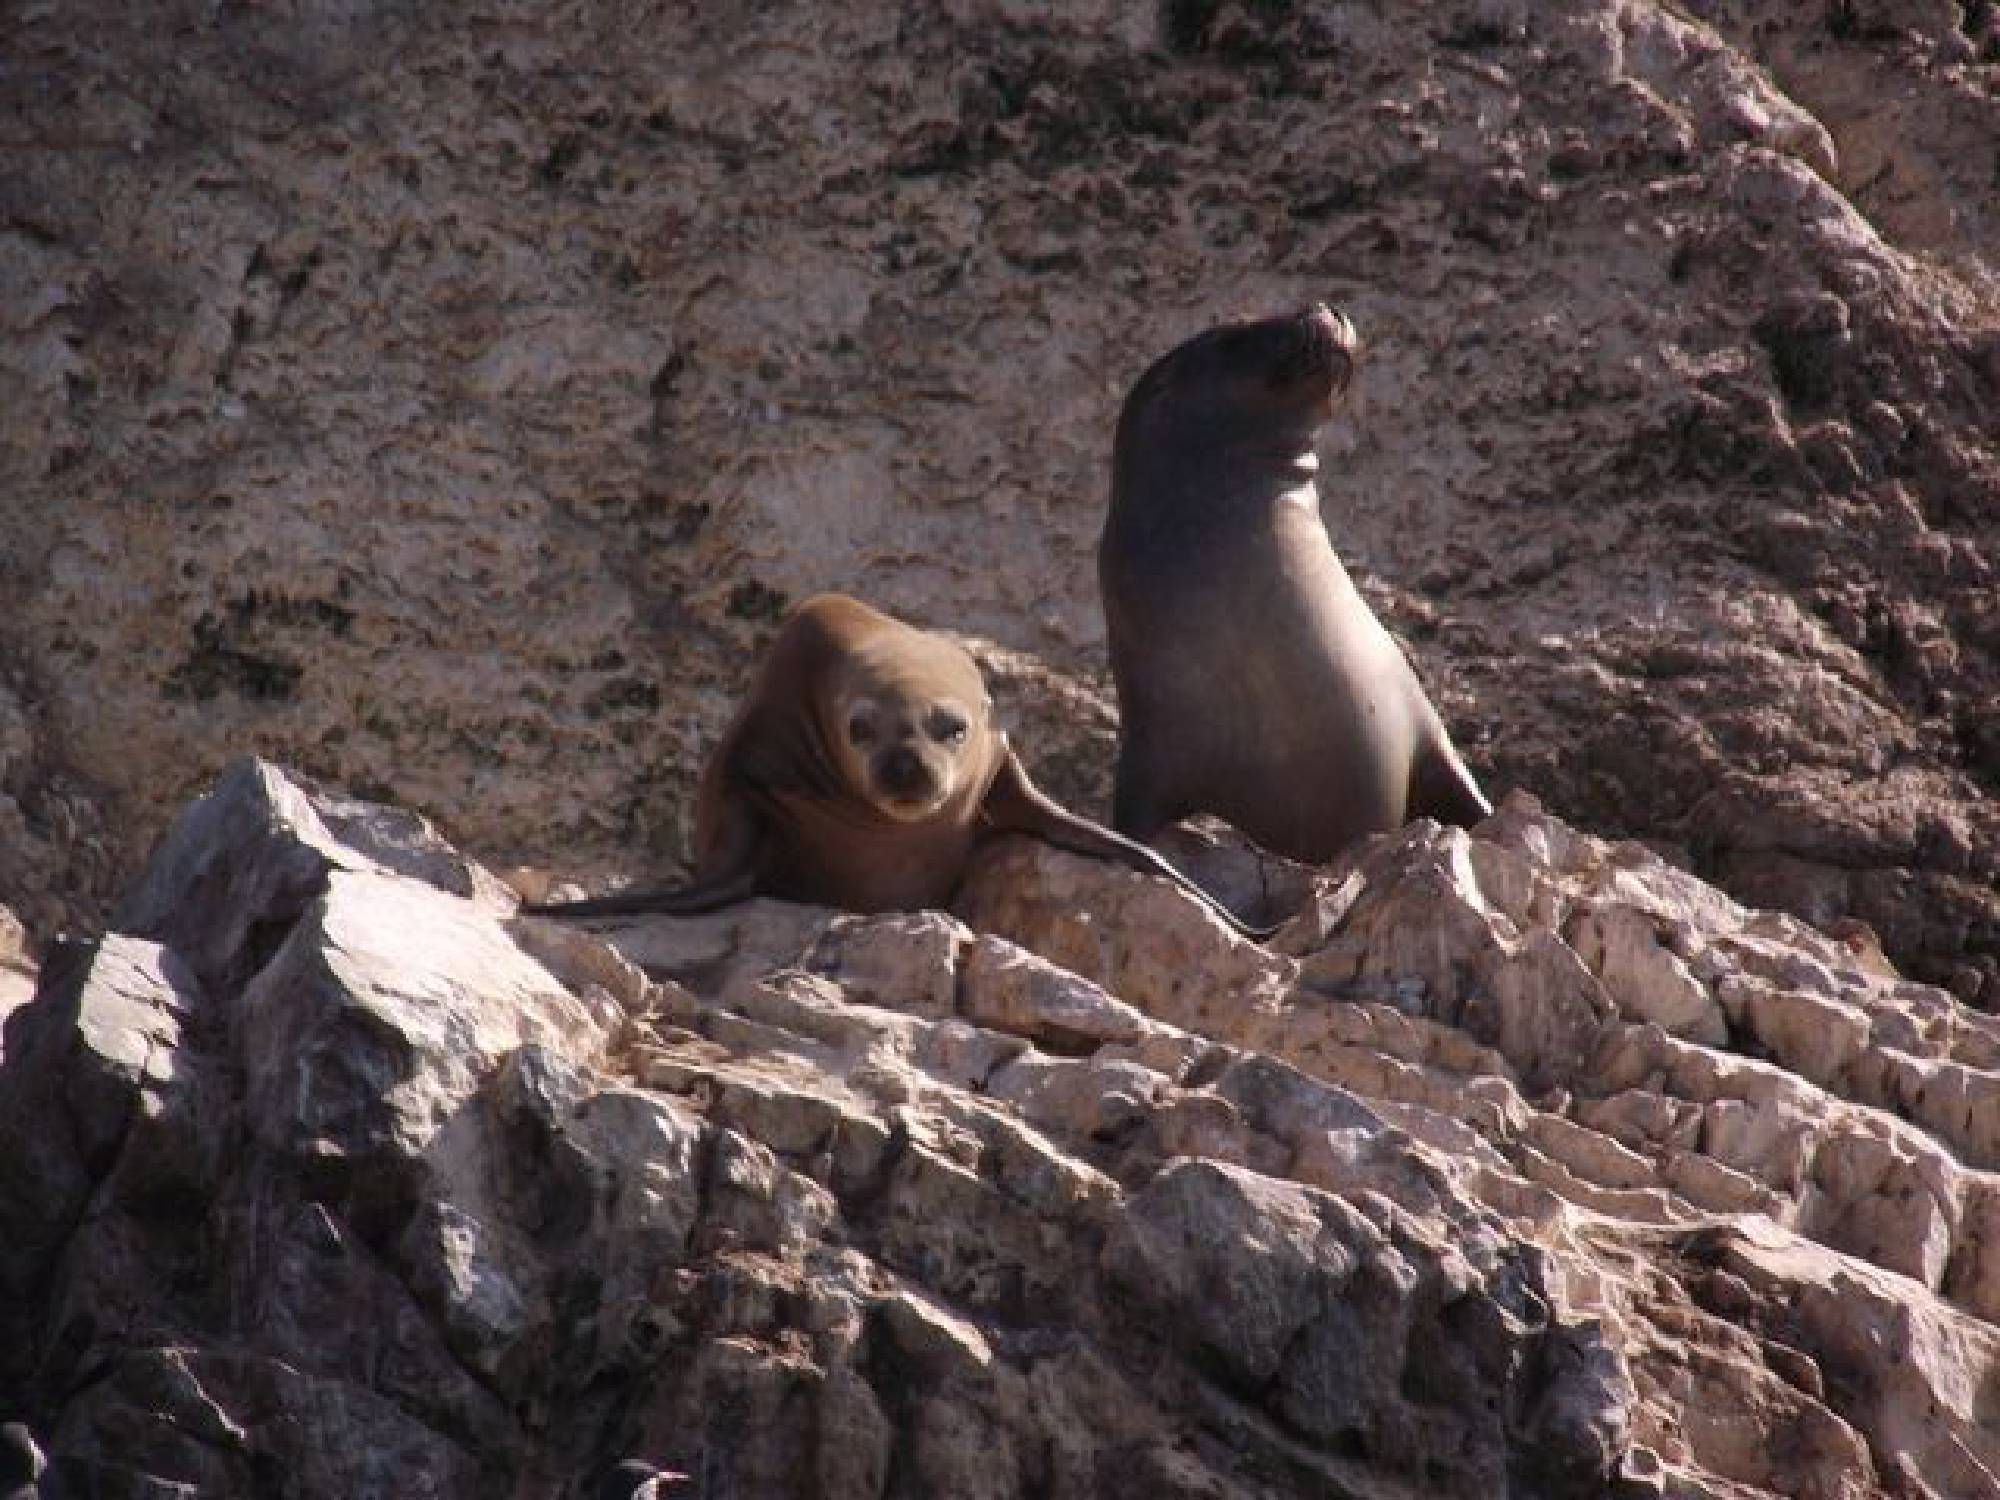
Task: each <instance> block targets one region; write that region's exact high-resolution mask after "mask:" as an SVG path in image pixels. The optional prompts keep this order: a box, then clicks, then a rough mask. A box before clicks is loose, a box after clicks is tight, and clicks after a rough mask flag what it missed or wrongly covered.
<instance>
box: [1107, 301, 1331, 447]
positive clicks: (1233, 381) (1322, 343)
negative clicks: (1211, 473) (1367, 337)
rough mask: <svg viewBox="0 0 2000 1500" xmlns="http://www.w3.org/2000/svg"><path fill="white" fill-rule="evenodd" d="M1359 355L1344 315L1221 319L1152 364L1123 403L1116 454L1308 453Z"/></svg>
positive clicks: (1321, 312) (1321, 308)
mask: <svg viewBox="0 0 2000 1500" xmlns="http://www.w3.org/2000/svg"><path fill="white" fill-rule="evenodd" d="M1360 353H1361V339H1360V336H1359V335H1358V334H1356V332H1355V331H1354V325H1353V324H1352V323H1351V322H1349V321H1348V319H1347V316H1346V314H1344V313H1341V312H1339V311H1337V310H1335V309H1334V308H1331V307H1328V306H1327V305H1326V304H1325V303H1315V304H1314V305H1313V306H1311V307H1307V308H1302V309H1301V310H1300V311H1298V312H1295V313H1288V314H1286V315H1284V316H1282V317H1276V318H1259V319H1257V320H1255V321H1251V322H1240V323H1224V324H1222V325H1220V326H1219V327H1216V328H1211V329H1209V330H1208V331H1207V332H1205V333H1201V334H1198V335H1196V336H1195V337H1194V338H1191V339H1189V340H1188V341H1187V342H1186V343H1184V344H1181V345H1180V346H1178V347H1177V348H1175V349H1173V350H1170V351H1169V352H1168V353H1166V354H1165V355H1162V356H1161V357H1160V358H1159V359H1158V360H1156V361H1154V363H1153V365H1152V366H1151V368H1149V369H1148V370H1147V371H1146V373H1145V374H1144V375H1142V376H1140V377H1139V381H1138V383H1137V384H1136V385H1134V386H1133V387H1132V392H1131V394H1130V395H1129V396H1127V397H1126V398H1125V406H1124V409H1123V410H1122V411H1121V412H1120V414H1119V419H1118V439H1117V447H1118V451H1119V452H1120V453H1121V454H1123V453H1125V452H1127V451H1128V450H1132V449H1135V448H1136V447H1139V446H1143V447H1144V448H1145V449H1147V450H1155V451H1156V450H1161V449H1164V450H1165V451H1168V452H1173V453H1180V452H1183V451H1185V447H1186V444H1187V443H1188V441H1189V440H1190V439H1192V440H1195V441H1197V442H1199V444H1200V445H1201V447H1202V448H1203V449H1204V450H1206V451H1211V452H1215V451H1222V450H1226V449H1242V448H1254V449H1259V450H1270V451H1274V452H1277V453H1280V454H1285V455H1290V456H1298V455H1310V452H1311V449H1312V442H1313V434H1314V433H1315V432H1317V431H1318V430H1319V428H1320V427H1321V426H1323V425H1324V424H1325V423H1326V422H1327V420H1328V419H1329V418H1331V417H1332V415H1333V413H1334V409H1335V408H1336V407H1337V406H1338V405H1339V404H1340V400H1341V397H1342V396H1344V395H1345V394H1346V392H1347V387H1348V383H1349V382H1350V381H1351V380H1352V379H1353V378H1354V368H1355V365H1356V363H1357V361H1358V360H1359V357H1360Z"/></svg>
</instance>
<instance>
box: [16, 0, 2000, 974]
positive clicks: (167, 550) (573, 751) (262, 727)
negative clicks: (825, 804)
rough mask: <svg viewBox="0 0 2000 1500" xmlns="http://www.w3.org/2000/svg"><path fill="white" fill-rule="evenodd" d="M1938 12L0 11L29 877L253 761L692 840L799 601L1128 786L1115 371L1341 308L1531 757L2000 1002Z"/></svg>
mask: <svg viewBox="0 0 2000 1500" xmlns="http://www.w3.org/2000/svg"><path fill="white" fill-rule="evenodd" d="M1996 26H2000V20H1996V15H1995V11H1994V8H1993V7H1992V6H1990V5H1987V4H1984V3H1980V4H1961V5H1952V4H1945V3H1941V0H1841V3H1837V4H1830V5H1796V4H1785V3H1779V0H1699V3H1679V4H1670V3H1667V0H1562V3H1549V4H1538V5H1529V4H1525V3H1520V0H1451V3H1431V0H1422V3H1419V0H1384V3H1380V4H1369V5H1362V4H1350V3H1327V4H1313V5H1307V4H1287V3H1262V0H1260V3H1256V4H1229V5H1223V4H1218V3H1214V0H1162V3H1159V4H1157V5H1148V6H1112V5H1106V4H1081V5H1076V4H1065V5H1033V4H1004V5H1003V4H997V3H985V0H967V3H954V4H949V5H933V6H922V7H916V8H912V7H908V6H901V5H891V4H887V3H880V0H855V3H851V4H844V5H841V6H839V7H809V6H770V5H765V6H758V7H751V8H743V7H735V8H729V9H726V10H717V9H716V8H714V7H675V6H646V7H633V6H627V5H610V4H604V3H597V0H583V3H564V4H557V5H550V4H547V3H544V0H535V3H533V4H529V3H526V0H496V3H490V4H482V5H481V6H479V7H478V8H477V10H476V12H472V13H468V12H465V11H464V10H463V9H462V8H458V7H424V6H407V5H389V4H369V3H355V4H348V5H341V6H334V7H323V6H322V7H277V8H275V9H273V8H270V7H261V6H231V5H224V6H218V5H212V4H205V3H204V4H194V3H171V4H155V5H149V6H145V7H134V6H131V5H128V4H126V3H124V0H65V3H64V4H61V5H40V6H28V7H26V8H24V9H22V10H21V12H20V14H19V16H18V17H16V18H14V19H13V20H10V21H9V22H7V23H6V57H7V66H6V68H5V70H4V71H0V114H4V116H5V118H6V119H7V120H9V121H10V122H12V123H11V125H10V126H9V137H8V139H9V144H8V147H7V164H8V165H7V171H6V173H5V174H4V182H0V523H4V525H5V529H6V534H7V537H8V543H9V544H8V546H7V547H6V548H5V549H4V550H0V597H4V598H5V599H6V601H7V608H6V610H5V611H0V851H4V852H0V900H4V901H6V902H8V903H9V904H11V905H13V906H14V907H15V908H16V909H17V910H18V911H19V912H20V913H21V915H22V916H23V918H24V919H25V920H26V921H27V922H28V923H29V925H30V926H31V928H33V929H34V930H35V931H36V932H37V933H39V934H41V935H43V936H44V937H46V936H47V935H48V934H50V933H52V932H53V931H54V930H55V929H56V927H57V926H58V925H59V922H60V920H61V919H62V918H63V917H65V916H70V917H75V916H77V915H78V914H82V915H84V916H86V917H88V918H91V919H93V920H95V919H97V918H99V917H101V916H102V914H103V913H104V912H105V911H106V910H107V909H108V906H109V902H110V900H111V898H112V896H113V894H114V893H115V892H116V891H118V890H119V889H121V888H122V887H123V886H124V885H125V884H126V883H127V882H128V880H129V878H130V873H131V872H132V871H133V870H134V869H135V868H136V866H137V863H138V858H139V855H140V853H141V851H142V850H143V849H144V848H145V847H146V845H147V844H148V842H149V841H150V838H151V836H152V835H153V834H154V833H156V832H157V831H158V830H159V829H160V828H161V827H162V826H163V825H164V822H165V819H166V816H167V814H168V812H169V810H170V809H171V808H173V807H174V806H177V805H178V804H179V803H181V802H183V801H185V800H186V799H187V797H189V796H190V795H191V794H192V792H193V791H194V789H195V788H196V787H198V786H200V785H203V784H205V783H206V782H207V780H208V779H209V778H211V777H212V776H213V775H214V774H215V773H216V772H217V771H219V770H220V768H221V767H222V766H223V765H225V764H226V763H227V762H228V761H229V760H230V759H232V758H233V757H235V756H236V755H238V754H240V753H242V751H243V749H244V748H245V747H246V746H253V745H254V746H257V747H260V748H262V749H263V750H265V751H266V752H267V753H271V754H276V755H279V756H281V757H283V758H284V759H285V760H287V761H288V762H289V763H294V764H298V765H301V766H303V767H306V768H308V769H310V770H313V771H315V772H317V773H319V774H321V775H323V776H324V777H326V778H328V779H329V780H332V781H337V782H338V783H340V784H342V785H345V786H348V787H351V788H356V789H359V790H361V791H363V792H372V793H375V794H380V795H384V796H392V797H393V799H394V800H396V801H398V802H400V803H402V804H404V805H410V806H415V807H419V808H421V809H423V810H425V811H426V812H428V813H429V814H431V815H432V816H433V817H435V818H437V819H438V820H439V821H440V822H441V823H442V824H443V825H444V826H446V827H448V828H450V829H451V830H452V831H453V833H454V835H455V836H456V837H457V838H458V839H459V840H460V841H461V842H462V843H463V844H464V846H465V847H467V848H471V849H475V850H478V851H481V852H482V853H485V854H488V855H491V856H494V857H504V858H508V859H521V858H532V859H534V860H535V861H537V862H540V863H549V862H551V861H555V862H558V863H560V864H562V865H564V866H565V867H566V868H567V869H569V870H571V871H577V870H583V869H600V868H604V867H607V866H610V865H613V864H622V865H623V866H624V867H626V868H627V869H629V870H631V871H633V872H634V873H649V874H655V875H657V874H660V873H663V872H664V871H665V869H666V868H667V867H669V866H671V865H672V863H673V862H674V860H675V859H676V858H677V857H678V856H679V854H680V853H681V852H682V848H681V846H682V840H683V837H684V834H685V829H684V827H683V820H684V819H685V818H686V816H687V809H688V805H689V794H690V791H691V788H692V784H693V778H694V774H695V770H696V767H697V765H698V762H699V757H700V754H701V751H702V749H703V748H704V746H705V745H706V744H708V743H710V742H712V740H713V738H714V736H715V734H716V733H717V731H718V730H719V728H720V726H721V724H722V722H723V719H724V717H725V716H726V714H727V712H728V709H729V706H730V703H731V701H732V700H733V697H734V695H735V693H736V691H737V689H738V687H739V686H740V681H741V669H742V664H743V663H744V662H745V661H747V660H749V659H750V656H751V654H752V653H753V652H754V650H755V649H756V647H757V645H758V644H759V642H760V639H761V638H762V637H763V636H764V634H765V633H766V632H767V631H768V629H769V627H770V623H771V621H772V619H773V618H774V617H775V614H776V613H777V611H778V610H779V608H780V607H781V605H782V604H783V603H784V602H785V601H787V600H789V599H794V598H797V597H799V596H801V595H803V594H805V593H807V592H809V591H811V590H815V589H819V588H824V587H838V588H842V589H847V590H850V591H853V592H857V593H861V594H863V595H866V596H868V597H870V598H872V599H874V600H876V601H877V602H879V603H881V604H882V605H884V606H885V607H888V608H890V609H891V610H893V611H895V612H896V613H898V614H900V615H904V616H906V617H908V618H911V619H913V620H915V621H918V622H920V623H923V624H926V625H949V626H953V627H956V628H962V629H967V630H971V631H974V632H977V633H979V634H981V635H984V636H987V637H990V638H992V639H993V640H994V641H996V642H998V643H999V647H998V648H997V649H996V653H995V662H996V665H997V666H998V667H999V668H1000V669H1001V675H1002V676H1003V677H1005V678H1006V679H1007V684H1008V685H1014V684H1018V685H1019V686H1020V690H1019V691H1016V692H1012V693H1011V694H1009V695H1008V696H1009V698H1010V701H1011V702H1012V704H1013V705H1014V707H1015V710H1016V712H1017V713H1018V714H1019V716H1020V718H1021V720H1022V723H1023V728H1024V731H1025V732H1024V733H1023V735H1022V737H1021V738H1022V741H1023V744H1024V747H1025V749H1026V751H1027V753H1028V756H1029V758H1030V760H1031V762H1032V769H1034V770H1035V771H1036V773H1037V775H1038V776H1039V778H1040V779H1041V780H1043V781H1044V782H1045V783H1047V784H1048V785H1049V786H1050V787H1051V789H1052V790H1053V791H1055V792H1057V793H1058V794H1060V795H1062V796H1064V797H1065V798H1066V799H1068V800H1070V801H1072V802H1075V803H1077V804H1078V805H1080V806H1082V807H1085V808H1091V807H1101V806H1102V802H1101V798H1102V795H1103V791H1104V777H1105V774H1106V773H1105V768H1106V767H1108V765H1109V763H1110V755H1109V751H1108V734H1109V719H1108V715H1107V713H1106V710H1105V707H1104V703H1103V697H1102V692H1101V688H1102V682H1103V676H1102V669H1103V665H1104V658H1103V647H1102V633H1101V624H1100V621H1099V618H1098V611H1097V607H1096V601H1095V589H1094V583H1093V579H1092V565H1091V549H1092V545H1093V542H1094V537H1095V533H1096V530H1097V527H1098V524H1099V521H1100V518H1101V513H1102V504H1103V497H1104V494H1105V491H1106V483H1107V474H1106V465H1107V459H1108V453H1109V447H1110V430H1111V422H1112V419H1113V416H1114V414H1115V411H1116V408H1117V404H1118V401H1119V398H1120V396H1121V394H1122V392H1123V389H1124V387H1125V386H1126V384H1128V383H1129V382H1130V381H1131V380H1132V379H1133V378H1134V377H1135V376H1136V375H1137V373H1138V371H1139V370H1140V369H1142V368H1143V367H1144V365H1145V363H1146V362H1147V361H1148V360H1149V359H1150V358H1151V357H1152V356H1153V355H1156V354H1158V353H1159V352H1161V351H1163V350H1164V349H1166V348H1168V347H1169V346H1171V345H1172V344H1173V343H1175V342H1176V341H1178V340H1179V339H1181V338H1183V337H1185V336H1187V335H1188V334H1190V333H1192V332H1194V331H1195V330H1196V329H1197V328H1199V327H1201V326H1203V325H1205V324H1208V323H1210V322H1213V321H1215V320H1217V319H1218V318H1221V317H1224V316H1229V315H1235V314H1246V313H1266V312H1270V311H1274V310H1276V309H1279V308H1282V307H1285V306H1288V305H1293V304H1296V303H1298V302H1299V301H1301V300H1303V299H1305V298H1307V297H1333V298H1336V299H1338V300H1339V301H1341V302H1342V303H1343V304H1344V305H1345V306H1346V307H1347V308H1348V309H1349V310H1350V312H1351V313H1352V314H1353V316H1354V318H1355V321H1356V322H1357V324H1358V325H1359V326H1360V328H1361V330H1362V332H1363V335H1364V337H1365V338H1366V339H1367V340H1368V342H1369V345H1370V354H1369V357H1368V360H1367V363H1366V364H1365V366H1364V368H1363V370H1362V372H1361V375H1360V378H1359V382H1358V389H1357V405H1356V409H1355V411H1354V413H1353V416H1352V419H1351V420H1349V421H1346V422H1344V423H1342V424H1338V425H1337V426H1336V427H1335V428H1333V429H1331V430H1330V432H1329V436H1328V439H1327V447H1328V452H1327V453H1326V454H1325V457H1326V458H1327V459H1328V464H1327V468H1326V472H1327V473H1328V474H1330V475H1338V476H1339V482H1338V483H1335V484H1329V485H1328V486H1327V493H1326V509H1327V512H1328V520H1329V523H1330V527H1331V530H1332V532H1333V535H1334V538H1335V541H1336V543H1337V545H1339V546H1340V547H1341V548H1342V550H1343V551H1344V553H1345V555H1346V556H1347V558H1348V559H1349V561H1350V563H1352V564H1353V565H1354V566H1355V568H1356V570H1357V572H1358V573H1359V575H1360V577H1361V579H1362V582H1363V585H1364V587H1365V588H1366V589H1367V591H1368V592H1369V594H1370V597H1371V598H1372V599H1373V600H1374V602H1375V603H1376V605H1377V606H1378V608H1379V609H1380V610H1381V611H1382V612H1383V613H1384V615H1385V616H1386V617H1387V618H1388V620H1389V621H1390V623H1391V624H1392V625H1393V626H1394V627H1395V628H1397V629H1398V630H1399V631H1400V632H1401V633H1402V634H1403V635H1404V637H1405V638H1406V639H1407V640H1408V641H1409V642H1410V645H1411V648H1412V651H1413V653H1414V655H1415V656H1416V658H1417V659H1418V662H1419V665H1420V668H1421V669H1422V671H1423V672H1424V673H1425V675H1426V676H1427V678H1428V680H1429V684H1430V687H1431V690H1432V694H1433V697H1434V698H1435V699H1437V700H1438V701H1439V703H1440V705H1441V706H1442V707H1443V709H1444V711H1445V712H1446V715H1447V717H1448V718H1449V719H1450V720H1451V722H1452V730H1453V733H1454V736H1455V738H1456V740H1457V742H1458V743H1459V744H1460V745H1461V746H1463V747H1465V748H1466V750H1467V751H1468V754H1469V756H1470V758H1471V759H1472V760H1473V761H1474V762H1475V764H1476V765H1477V767H1478V769H1479V770H1480V771H1481V773H1482V775H1483V776H1484V777H1485V779H1486V780H1487V782H1488V783H1489V785H1490V786H1491V787H1492V788H1493V789H1494V790H1495V791H1496V792H1499V791H1504V790H1505V789H1507V788H1508V787H1511V786H1519V787H1523V788H1526V789H1529V790H1531V791H1533V792H1534V793H1536V794H1537V795H1538V796H1539V797H1540V798H1541V799H1542V800H1543V801H1544V802H1545V803H1546V804H1547V805H1548V806H1550V807H1551V808H1552V809H1554V810H1556V811H1557V812H1559V813H1561V814H1562V815H1564V816H1566V817H1567V818H1569V819H1570V820H1571V821H1573V822H1576V823H1577V824H1579V825H1580V826H1586V827H1591V828H1594V829H1598V830H1601V831H1607V832H1611V833H1614V834H1618V835H1630V836H1643V837H1645V838H1646V839H1648V840H1649V841H1652V842H1654V843H1655V844H1656V845H1667V846H1672V847H1673V848H1675V849H1677V850H1678V851H1679V852H1680V854H1681V855H1684V856H1686V857H1687V858H1689V859H1691V860H1692V861H1693V862H1694V864H1695V866H1696V868H1698V869H1700V870H1701V871H1702V872H1703V873H1704V874H1707V875H1710V876H1712V877H1714V878H1716V879H1718V880H1719V881H1720V882H1722V883H1723V884H1724V885H1725V886H1727V887H1728V888H1729V889H1731V890H1732V891H1734V892H1735V893H1737V894H1738V895H1739V896H1740V897H1743V898H1745V899H1750V900H1753V901H1755V902H1757V903H1759V904H1764V905H1779V906H1783V907H1785V908H1787V909H1789V910H1791V911H1793V912H1794V913H1797V914H1800V915H1802V916H1805V917H1807V918H1809V919H1811V920H1814V921H1816V922H1819V923H1821V924H1822V925H1826V924H1831V923H1833V922H1835V921H1836V920H1838V919H1841V918H1846V917H1851V918H1859V919H1861V920H1863V921H1865V922H1867V923H1869V924H1871V925H1872V926H1873V927H1874V929H1875V930H1876V931H1877V932H1878V933H1879V934H1880V935H1881V937H1882V939H1883V941H1884V942H1885V944H1886V946H1887V948H1888V949H1889V951H1890V952H1891V954H1892V955H1893V956H1894V957H1895V959H1896V961H1897V962H1898V963H1899V964H1901V965H1902V966H1903V967H1904V968H1905V969H1906V970H1907V971H1908V972H1911V973H1913V974H1916V975H1918V976H1920V977H1923V978H1926V979H1929V980H1934V981H1937V982H1940V983H1945V984H1949V985H1950V986H1952V987H1953V988H1954V989H1955V990H1956V991H1957V992H1958V993H1959V994H1960V995H1961V997H1963V998H1967V999H1972V1000H1975V1001H1977V1002H1978V1003H1980V1004H1983V1005H1987V1006H1988V1007H1992V1006H1993V1005H1995V1004H1996V1003H2000V1002H1996V998H1995V997H1996V995H2000V990H1997V989H1996V986H2000V898H1996V896H1995V885H1996V880H2000V865H1996V863H1995V861H1996V858H2000V856H1996V852H1995V851H1996V850H2000V670H1996V652H2000V603H1996V601H2000V557H1996V542H1995V540H1994V538H1995V536H1996V535H2000V529H1996V524H1995V522H1996V515H2000V448H1996V436H1995V427H1994V424H1993V420H1992V413H1993V412H1994V410H1995V409H1996V408H2000V312H1996V285H1997V284H2000V283H1996V271H1995V263H1994V254H1995V251H1994V247H1995V246H1996V245H2000V182H1996V179H1995V175H1994V171H1993V142H1994V140H1995V139H1996V138H2000V103H1997V102H1996V77H2000V32H1996Z"/></svg>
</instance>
